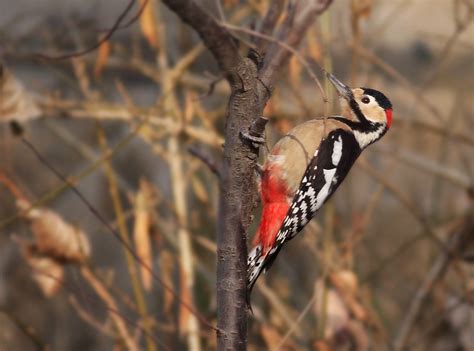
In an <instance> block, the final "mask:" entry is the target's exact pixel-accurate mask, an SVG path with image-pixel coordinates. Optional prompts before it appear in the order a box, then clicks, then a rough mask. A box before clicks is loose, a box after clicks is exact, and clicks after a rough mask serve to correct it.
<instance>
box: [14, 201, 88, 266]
mask: <svg viewBox="0 0 474 351" xmlns="http://www.w3.org/2000/svg"><path fill="white" fill-rule="evenodd" d="M17 207H18V208H19V209H20V210H26V209H28V208H29V207H30V204H29V203H28V201H26V200H22V199H20V200H17ZM25 217H26V218H27V219H28V220H29V221H30V222H31V230H32V232H33V235H34V236H35V246H36V248H37V250H38V252H39V253H40V254H42V255H45V256H49V257H51V258H53V259H56V260H58V261H64V262H74V263H83V262H84V261H85V260H86V259H87V258H88V257H89V256H90V251H91V247H90V244H89V240H88V238H87V236H86V234H85V233H84V232H83V231H82V230H81V229H79V228H77V227H74V226H72V225H71V224H69V223H67V222H66V221H65V220H64V219H63V218H62V217H61V216H59V215H58V214H57V213H56V212H54V211H51V210H48V209H44V208H35V209H32V210H30V211H29V212H27V213H26V214H25Z"/></svg>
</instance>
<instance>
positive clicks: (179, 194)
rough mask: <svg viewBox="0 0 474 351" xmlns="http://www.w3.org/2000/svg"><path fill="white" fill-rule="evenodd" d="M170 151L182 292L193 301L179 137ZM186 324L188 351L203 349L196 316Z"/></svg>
mask: <svg viewBox="0 0 474 351" xmlns="http://www.w3.org/2000/svg"><path fill="white" fill-rule="evenodd" d="M168 151H169V153H170V155H173V156H172V157H170V158H169V159H170V169H171V179H173V184H172V188H173V198H174V204H175V210H176V215H177V217H178V225H179V229H178V243H179V260H180V266H181V272H180V274H181V275H182V279H181V281H182V282H183V286H182V287H181V289H182V290H185V291H186V292H187V295H188V296H190V298H191V299H192V296H193V290H194V269H193V267H194V264H193V251H192V246H191V237H190V234H189V230H188V220H187V217H188V215H187V207H186V184H185V180H184V172H183V154H182V151H181V150H180V147H179V144H178V138H177V136H173V137H171V138H170V139H169V141H168ZM185 322H186V326H187V329H188V330H187V333H188V339H187V341H188V350H190V351H199V350H200V349H201V345H200V341H199V324H198V321H197V319H196V317H195V316H193V315H189V316H188V318H187V320H186V321H185Z"/></svg>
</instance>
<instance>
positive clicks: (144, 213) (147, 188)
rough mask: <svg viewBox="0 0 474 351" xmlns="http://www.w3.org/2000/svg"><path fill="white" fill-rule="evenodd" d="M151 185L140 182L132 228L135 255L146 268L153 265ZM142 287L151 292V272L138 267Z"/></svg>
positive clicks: (142, 180) (143, 181)
mask: <svg viewBox="0 0 474 351" xmlns="http://www.w3.org/2000/svg"><path fill="white" fill-rule="evenodd" d="M151 191H152V187H151V185H150V184H149V183H148V182H147V181H145V180H144V179H141V180H140V189H139V190H138V192H137V194H136V195H135V223H134V228H133V236H134V241H135V249H136V252H137V255H138V256H139V257H140V258H141V259H142V260H143V262H145V263H146V264H147V266H148V267H152V265H153V254H152V249H151V237H150V227H151V214H150V208H151V206H152V205H151V201H150V192H151ZM140 272H141V277H142V282H143V286H144V287H145V289H146V290H147V291H150V290H151V287H152V282H153V277H152V275H151V272H150V271H149V270H147V269H144V267H143V266H140Z"/></svg>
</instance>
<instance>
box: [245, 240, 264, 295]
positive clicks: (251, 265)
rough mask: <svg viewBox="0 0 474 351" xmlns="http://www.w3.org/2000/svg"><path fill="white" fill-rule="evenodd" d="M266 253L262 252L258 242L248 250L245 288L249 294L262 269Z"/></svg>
mask: <svg viewBox="0 0 474 351" xmlns="http://www.w3.org/2000/svg"><path fill="white" fill-rule="evenodd" d="M265 258H266V254H264V253H263V248H262V245H260V244H258V245H257V246H255V247H254V248H253V249H252V251H250V253H249V255H248V260H247V290H248V294H249V295H250V293H251V291H252V288H253V286H254V284H255V282H256V281H257V278H258V277H259V275H260V274H261V273H262V270H263V269H264V262H265Z"/></svg>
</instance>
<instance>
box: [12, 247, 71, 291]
mask: <svg viewBox="0 0 474 351" xmlns="http://www.w3.org/2000/svg"><path fill="white" fill-rule="evenodd" d="M15 241H16V242H17V243H18V245H19V246H20V248H21V253H22V256H23V258H24V259H25V261H26V262H27V263H28V265H29V266H30V268H31V276H32V278H33V280H34V281H35V282H36V284H37V285H38V286H39V288H40V289H41V291H42V292H43V294H44V296H46V297H52V296H54V295H56V294H57V293H58V291H59V289H60V288H61V285H62V282H63V280H64V267H63V265H62V264H61V263H59V262H58V261H56V260H55V259H53V258H50V257H47V256H43V255H41V254H39V253H38V251H37V249H36V247H35V245H34V244H33V243H31V242H30V241H25V240H21V239H19V238H16V240H15Z"/></svg>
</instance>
